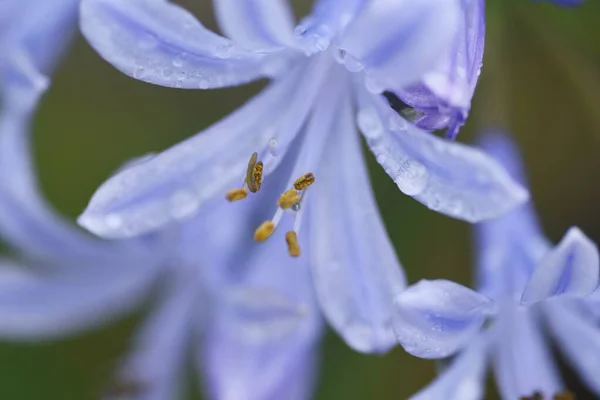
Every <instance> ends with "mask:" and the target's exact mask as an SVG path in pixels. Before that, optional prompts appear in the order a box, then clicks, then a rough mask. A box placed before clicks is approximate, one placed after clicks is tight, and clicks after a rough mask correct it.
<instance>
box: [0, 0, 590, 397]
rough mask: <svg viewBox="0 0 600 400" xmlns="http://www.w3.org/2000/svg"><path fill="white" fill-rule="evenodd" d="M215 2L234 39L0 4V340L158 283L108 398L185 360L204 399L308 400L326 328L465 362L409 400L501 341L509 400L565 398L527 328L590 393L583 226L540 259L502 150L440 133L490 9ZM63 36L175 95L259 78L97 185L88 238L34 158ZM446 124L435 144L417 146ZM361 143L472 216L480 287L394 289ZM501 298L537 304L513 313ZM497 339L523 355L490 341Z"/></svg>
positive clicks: (153, 3)
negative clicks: (302, 10) (44, 185)
mask: <svg viewBox="0 0 600 400" xmlns="http://www.w3.org/2000/svg"><path fill="white" fill-rule="evenodd" d="M561 3H571V2H561ZM214 6H215V11H216V16H217V20H218V23H219V26H220V28H221V30H222V32H223V33H224V35H225V36H222V35H219V34H216V33H215V32H213V31H211V30H209V29H207V28H206V27H205V26H204V25H202V24H201V23H200V22H199V21H198V20H197V19H196V18H195V17H194V16H193V15H192V14H191V13H189V12H188V11H186V10H185V9H184V8H182V7H181V6H179V5H177V4H175V3H172V2H170V1H167V0H127V1H123V0H80V1H78V0H44V1H43V0H25V1H21V0H8V1H7V2H3V3H2V4H0V47H1V48H2V49H3V51H2V54H0V101H1V103H0V104H1V109H0V110H1V114H0V167H1V168H0V175H1V177H2V179H0V236H2V238H3V239H4V240H5V242H6V243H7V244H8V245H9V246H10V247H11V248H12V249H13V250H14V251H13V252H14V257H13V258H10V259H8V258H7V259H4V260H2V264H1V268H0V310H1V314H2V316H3V318H1V319H0V337H4V338H8V339H12V340H38V339H44V338H54V337H57V336H61V335H65V334H72V333H73V332H76V331H79V330H83V329H90V328H91V327H95V326H97V325H98V324H100V323H103V322H105V321H108V320H110V319H112V318H115V317H116V316H118V315H121V314H123V313H125V312H128V311H130V310H131V309H133V308H134V307H135V306H136V305H138V304H139V303H140V302H141V301H142V300H143V299H145V298H147V297H148V296H149V295H150V294H151V293H153V292H154V291H155V290H159V296H158V300H157V304H156V307H155V309H154V310H153V312H152V313H151V315H150V316H148V318H147V320H146V322H145V323H144V325H143V326H142V327H141V328H140V329H139V331H138V334H137V336H136V338H135V341H134V344H133V348H132V351H131V353H130V354H129V355H128V356H127V357H125V358H124V360H123V362H122V364H121V367H120V369H119V371H118V372H117V377H116V378H115V383H114V385H112V386H111V387H110V388H109V389H108V392H107V396H109V397H119V396H126V397H127V398H136V399H156V400H168V399H173V398H178V391H179V385H178V381H179V379H180V375H181V369H182V368H183V366H184V365H185V359H186V355H187V354H188V352H192V354H193V355H194V357H193V358H194V362H195V365H196V366H197V368H198V370H199V371H201V372H202V373H203V374H204V377H205V379H204V381H205V382H206V387H205V388H203V389H204V390H205V391H206V393H208V396H209V397H210V398H215V399H225V400H237V399H256V400H262V399H282V398H285V399H299V400H301V399H306V398H310V397H311V395H312V391H313V386H314V380H315V377H316V374H315V372H314V371H315V368H316V364H317V357H318V354H317V346H318V342H319V339H320V337H321V334H322V331H323V326H324V323H327V324H328V325H329V326H331V327H332V328H333V329H334V330H335V331H336V332H337V333H338V334H339V335H340V336H341V338H342V339H343V340H344V341H345V342H346V343H347V344H348V346H350V347H351V348H353V349H355V350H357V351H360V352H364V353H383V352H387V351H388V350H390V349H391V348H392V347H394V346H395V345H397V344H398V343H400V344H401V345H402V346H404V347H405V349H406V350H407V351H408V352H410V353H413V354H415V355H417V356H421V357H428V358H433V357H446V356H449V355H451V354H454V353H456V352H460V355H459V356H457V358H456V360H454V361H453V362H452V364H451V366H450V367H448V370H447V371H446V372H445V373H444V374H443V375H441V376H440V377H439V378H438V379H437V380H436V381H434V383H433V384H432V385H431V386H430V387H429V388H427V389H425V391H423V392H421V393H420V394H418V395H417V397H418V398H420V397H419V396H423V398H435V399H438V398H439V399H443V398H448V397H447V394H448V393H455V397H452V398H457V399H468V398H473V399H475V398H481V396H482V389H481V385H482V384H481V383H480V379H478V378H479V377H481V376H482V374H483V370H484V368H483V367H484V364H485V360H486V356H487V354H490V351H491V350H494V351H496V349H501V350H498V356H497V357H493V358H494V360H498V367H497V368H496V370H497V371H500V372H498V381H499V382H500V386H501V389H502V392H503V395H504V396H505V397H506V398H515V397H518V396H523V395H534V394H535V393H541V394H544V395H549V396H551V395H561V393H563V392H564V388H562V387H561V385H560V382H559V380H558V378H557V375H556V373H555V371H554V369H552V368H551V366H552V364H551V362H550V361H548V360H547V359H548V356H547V354H546V353H547V351H546V350H545V349H544V347H543V339H542V338H541V336H540V333H539V328H538V327H537V325H536V324H537V322H536V321H537V320H538V319H539V318H540V317H541V316H544V317H546V318H548V320H549V321H554V322H552V323H551V324H552V326H553V327H554V330H553V331H554V332H555V333H556V336H557V338H558V339H559V341H561V343H562V344H563V346H564V348H565V349H566V351H567V353H568V355H569V356H570V357H571V358H573V360H575V365H576V367H577V368H578V369H579V370H580V371H581V373H582V375H584V376H585V377H588V376H589V377H590V378H589V379H590V381H592V382H591V383H590V384H591V385H593V384H594V382H593V379H592V378H591V375H590V374H592V373H593V372H592V367H593V365H592V364H591V361H590V360H589V358H586V359H584V358H585V357H584V356H585V354H583V353H582V350H581V348H580V347H578V346H576V345H575V344H574V340H577V339H573V337H572V336H571V334H572V332H573V331H577V335H578V336H579V337H580V338H581V339H585V340H588V341H589V342H590V345H592V342H593V341H594V340H595V339H594V337H595V336H593V335H592V334H593V333H594V331H595V330H594V329H593V326H591V325H590V324H586V323H585V321H584V318H585V317H583V316H581V317H579V315H580V314H578V313H579V308H582V309H583V308H585V309H586V310H588V311H589V312H592V313H593V304H594V301H595V299H594V295H593V294H592V292H594V290H595V288H596V285H597V283H598V254H597V250H596V248H595V246H594V245H593V244H592V243H591V242H590V241H589V239H587V238H585V236H583V234H582V233H581V232H580V231H578V230H576V229H573V230H571V231H569V233H568V234H567V235H566V236H565V239H564V240H563V241H562V242H561V244H559V246H557V247H556V248H555V249H554V250H552V249H551V248H550V247H549V245H547V243H546V241H545V240H544V239H543V238H542V237H541V236H540V234H539V233H538V230H537V226H536V225H535V221H534V217H533V216H532V215H531V212H530V211H529V208H528V207H529V206H528V205H524V203H525V202H526V201H527V200H528V192H527V190H526V189H525V187H524V185H523V184H522V183H521V182H520V178H519V177H518V176H517V177H512V176H511V174H510V173H508V172H507V170H506V169H505V167H506V168H507V169H508V170H509V171H511V170H514V168H515V163H514V162H509V163H506V162H505V160H504V159H503V158H502V157H500V161H497V160H495V159H494V157H492V156H490V155H489V154H488V152H489V153H492V154H497V153H498V152H499V151H501V152H503V153H502V154H505V153H506V154H508V157H512V156H511V155H510V154H509V153H510V151H509V147H510V145H508V144H506V143H505V142H504V141H503V140H502V139H498V138H495V139H489V140H488V142H486V143H487V145H486V148H485V151H483V150H481V149H478V148H476V147H471V146H468V145H464V144H461V143H458V142H456V141H454V139H455V138H456V137H457V134H458V132H459V130H460V128H461V127H462V125H463V124H464V123H465V121H466V120H467V117H468V114H469V111H470V106H471V99H472V97H473V94H474V91H475V88H476V84H477V80H478V77H479V75H480V72H481V68H482V59H483V50H484V36H485V2H484V0H420V1H418V2H415V1H410V0H316V1H315V4H314V6H313V10H312V12H311V14H310V15H309V16H307V17H305V18H303V19H302V20H301V21H300V23H299V24H298V25H297V26H294V16H293V14H292V12H291V9H290V8H289V6H288V4H287V3H286V2H285V1H284V0H258V1H250V0H214ZM77 22H78V23H79V27H80V30H81V32H82V33H83V35H84V37H85V38H86V40H87V41H88V43H89V44H90V45H91V46H92V47H93V48H94V49H95V50H96V52H97V53H98V54H99V55H100V56H101V57H102V58H104V59H105V60H106V61H107V62H108V63H110V64H112V65H113V66H114V67H115V68H117V69H119V70H120V71H122V72H123V73H125V74H127V75H129V76H131V77H132V78H134V79H138V80H141V81H144V82H148V83H151V84H155V85H160V86H166V87H172V88H179V89H210V88H220V87H226V86H234V85H240V84H244V83H247V82H250V81H254V80H257V79H263V78H267V79H269V80H270V83H269V85H268V86H267V87H266V88H265V89H264V90H263V91H262V92H261V93H259V94H258V95H256V96H255V97H253V98H252V99H250V100H249V101H248V102H247V103H246V104H244V105H243V106H242V107H241V108H240V109H238V110H237V111H235V112H234V113H232V114H231V115H229V116H227V117H226V118H224V119H223V120H221V121H218V122H216V123H215V124H214V125H212V126H211V127H209V128H208V129H206V130H204V131H202V132H199V133H197V134H196V135H194V136H192V137H190V138H189V139H187V140H185V141H183V142H181V143H179V144H176V145H175V146H173V147H171V148H169V149H166V150H164V151H162V152H160V153H159V154H156V155H152V156H148V157H142V158H139V159H136V160H133V161H131V162H128V163H127V164H125V165H124V166H123V167H122V168H121V169H120V170H119V171H117V172H116V173H115V174H114V175H112V176H111V177H109V178H108V180H107V181H106V182H105V183H104V184H103V185H101V187H100V188H99V189H98V190H97V192H96V193H95V194H94V195H93V197H92V199H91V200H90V202H89V204H88V206H87V208H86V209H85V211H84V212H83V213H82V215H81V216H80V217H79V218H78V223H79V225H80V226H81V227H83V228H85V229H86V230H87V231H89V233H92V234H93V235H90V234H89V233H88V232H85V231H83V230H81V229H79V228H77V227H74V226H71V225H70V224H69V223H68V222H67V221H66V220H65V219H64V218H62V217H61V216H59V215H57V214H56V213H55V212H54V211H53V210H52V209H51V208H50V206H49V205H48V204H47V203H46V202H45V201H44V199H43V197H42V195H41V194H40V193H39V189H38V185H37V182H36V174H35V169H34V167H33V162H32V159H31V154H30V153H31V151H30V143H29V142H30V136H31V123H32V120H33V117H34V114H35V111H36V108H37V105H38V103H39V101H40V98H41V97H42V96H43V94H44V92H45V90H46V89H47V88H48V87H49V84H50V81H51V80H50V76H51V72H52V69H53V67H54V66H55V64H56V62H57V60H58V59H59V57H60V55H61V54H62V52H63V51H64V50H65V48H66V47H67V44H68V42H69V39H70V36H71V35H72V33H73V31H75V28H76V27H77ZM441 129H445V130H446V138H442V137H439V136H437V135H435V134H434V133H432V131H434V130H441ZM359 132H360V134H359ZM361 135H362V138H363V139H364V142H365V143H366V145H367V147H368V148H369V150H370V151H371V152H372V153H373V155H374V157H375V159H376V160H377V162H378V163H379V164H380V165H381V166H382V167H383V169H384V170H385V172H386V173H387V174H388V175H389V176H390V178H391V179H392V180H393V181H394V183H395V184H396V185H397V186H398V188H399V189H400V191H401V192H402V193H404V194H406V195H408V196H411V197H413V198H414V199H415V200H417V201H418V202H420V203H422V204H423V205H425V206H426V207H428V208H429V209H431V210H434V211H436V212H439V213H442V214H445V215H448V216H450V217H453V218H457V219H460V220H464V221H467V222H471V223H480V222H481V221H487V222H484V223H482V225H479V226H478V228H480V230H481V235H480V237H481V243H480V244H479V246H480V248H481V250H482V261H481V262H480V268H481V269H482V271H483V273H482V277H484V278H485V279H484V283H482V286H481V288H480V289H481V292H482V293H481V294H478V293H476V292H473V291H471V290H470V289H467V288H464V287H461V286H459V285H457V284H454V283H451V282H446V281H434V282H421V283H418V284H416V285H413V286H410V287H408V288H406V280H405V277H404V272H403V269H402V267H401V265H400V262H399V260H398V259H397V256H396V254H395V251H394V249H393V246H392V244H391V242H390V240H389V238H388V236H387V234H386V231H385V227H384V225H383V223H382V219H381V217H380V215H379V212H378V210H377V206H376V202H375V199H374V196H373V193H372V190H371V185H370V182H369V177H368V173H367V169H366V165H365V162H364V159H363V155H362V149H361ZM503 164H504V165H505V167H503ZM513 176H514V175H513ZM513 257H517V259H516V260H514V259H513ZM519 257H520V258H519ZM540 260H541V261H540ZM538 262H539V263H538ZM536 263H538V266H537V268H535V269H534V265H536ZM516 294H518V295H519V297H520V298H521V302H522V303H527V304H529V303H532V304H533V303H535V304H533V305H531V306H530V307H529V306H528V307H529V308H525V309H522V308H521V306H519V305H518V304H517V303H518V301H517V303H515V302H514V296H515V295H516ZM558 295H568V296H563V297H565V298H567V297H568V298H571V297H575V299H574V300H573V299H571V300H563V297H560V299H557V300H556V302H555V301H554V299H550V297H553V296H558ZM588 295H589V297H588V298H587V299H586V300H581V299H580V297H583V296H588ZM542 300H543V301H542ZM546 303H547V304H548V305H546ZM542 304H544V305H542ZM575 308H577V313H576V312H574V311H573V310H574V309H575ZM571 311H573V312H571ZM582 312H583V311H582ZM581 315H583V314H581ZM492 316H495V317H496V318H497V321H496V322H495V323H494V324H493V325H492V326H489V327H486V328H485V329H484V330H483V331H482V329H481V327H482V324H483V323H484V321H486V320H487V319H489V318H491V317H492ZM576 320H577V321H576ZM565 323H567V324H569V329H570V330H569V329H566V328H565V326H564V324H565ZM502 326H504V328H503V327H502ZM507 326H508V328H507ZM512 326H514V327H517V330H515V332H516V333H515V335H516V336H515V339H514V343H512V342H511V339H510V338H511V337H510V336H507V335H506V334H502V333H500V334H498V333H497V332H502V331H505V332H506V331H511V327H512ZM473 337H477V339H475V340H473V341H471V339H472V338H473ZM581 339H579V340H581ZM469 341H471V342H470V343H468V342H469ZM503 341H508V342H506V343H503ZM467 343H468V344H467ZM517 343H518V344H517ZM521 348H526V349H527V351H529V352H531V360H532V362H537V361H533V360H539V359H540V358H541V357H544V360H543V362H544V363H545V364H544V368H548V370H547V371H545V370H543V368H541V369H538V371H539V374H537V375H535V376H534V375H531V376H529V375H526V374H524V375H523V376H525V377H527V379H525V380H524V381H523V382H516V383H515V382H513V381H511V380H510V379H511V378H512V375H510V374H508V373H506V372H504V373H502V371H506V370H507V369H510V368H526V366H524V365H519V366H517V367H514V366H513V365H512V364H511V362H510V360H511V354H513V353H512V352H514V351H522V350H521ZM514 349H516V350H514ZM506 354H508V356H507V355H506ZM539 362H540V363H541V362H542V361H539ZM259 371H260V372H259ZM444 396H446V397H444Z"/></svg>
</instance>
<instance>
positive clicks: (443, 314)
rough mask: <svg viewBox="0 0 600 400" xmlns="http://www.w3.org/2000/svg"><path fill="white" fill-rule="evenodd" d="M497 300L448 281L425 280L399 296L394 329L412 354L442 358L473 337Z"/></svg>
mask: <svg viewBox="0 0 600 400" xmlns="http://www.w3.org/2000/svg"><path fill="white" fill-rule="evenodd" d="M493 308H494V303H493V302H492V301H491V300H490V299H488V298H487V297H485V296H483V295H480V294H479V293H477V292H474V291H473V290H471V289H469V288H466V287H464V286H462V285H459V284H457V283H454V282H451V281H446V280H435V281H426V280H422V281H420V282H418V283H416V284H414V285H411V286H409V287H408V289H406V290H405V291H404V292H402V293H401V294H399V295H398V296H397V297H396V301H395V309H394V331H395V333H396V338H397V339H398V342H399V343H400V344H401V345H402V347H404V349H405V350H406V351H407V352H409V353H410V354H412V355H415V356H417V357H422V358H441V357H447V356H449V355H452V354H453V353H455V352H456V351H458V350H460V349H461V348H462V347H464V346H465V345H467V343H468V342H469V341H470V340H472V339H473V338H474V337H475V336H476V335H477V334H478V332H479V330H480V329H481V326H482V325H483V323H484V321H485V319H486V317H487V316H488V315H489V314H490V313H492V312H493Z"/></svg>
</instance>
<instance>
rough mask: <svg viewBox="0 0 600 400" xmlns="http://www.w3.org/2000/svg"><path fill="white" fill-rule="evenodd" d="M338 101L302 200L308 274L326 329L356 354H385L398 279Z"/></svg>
mask: <svg viewBox="0 0 600 400" xmlns="http://www.w3.org/2000/svg"><path fill="white" fill-rule="evenodd" d="M342 98H343V99H345V100H344V101H343V103H342V105H341V109H340V110H339V111H338V120H337V121H338V122H337V125H335V126H334V128H333V130H332V131H331V132H330V129H331V128H330V127H327V126H322V127H321V129H322V132H321V135H327V134H329V135H331V139H330V141H329V143H328V145H327V148H326V149H325V157H324V158H323V160H322V162H321V164H320V166H319V168H318V171H317V172H316V173H315V174H316V177H317V181H316V182H315V184H314V185H313V186H312V187H311V189H310V191H311V192H310V194H309V198H308V199H307V200H308V203H307V206H308V212H309V229H310V258H311V267H312V273H313V279H314V284H315V289H316V292H317V296H318V298H319V301H320V303H321V308H322V310H323V312H324V314H325V315H326V317H327V319H328V321H329V323H330V324H331V325H332V326H333V328H334V329H335V330H336V331H337V332H338V333H339V334H340V335H341V336H342V337H343V338H344V340H345V341H346V343H348V345H350V346H351V347H353V348H354V349H356V350H358V351H362V352H384V351H387V350H389V349H390V348H391V347H392V346H394V345H395V340H394V336H393V332H392V329H391V319H392V312H393V298H394V296H395V295H396V294H397V293H398V292H400V291H401V290H403V288H404V285H405V279H404V273H403V271H402V266H401V265H400V263H399V262H398V259H397V258H396V254H395V251H394V249H393V247H392V245H391V243H390V241H389V238H388V236H387V234H386V231H385V227H384V225H383V222H382V221H381V218H380V216H379V213H378V211H377V206H376V203H375V199H374V197H373V194H372V192H371V185H370V182H369V178H368V174H367V171H366V168H365V161H364V159H363V158H362V155H361V147H360V142H359V136H358V133H357V132H356V130H355V128H354V123H353V119H352V105H351V104H350V100H349V98H348V96H342ZM331 104H334V103H331ZM331 113H333V110H331ZM365 232H368V237H365Z"/></svg>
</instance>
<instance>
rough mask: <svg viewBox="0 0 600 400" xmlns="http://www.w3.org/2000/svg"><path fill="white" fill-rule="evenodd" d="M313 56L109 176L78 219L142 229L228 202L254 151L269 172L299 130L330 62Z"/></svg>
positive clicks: (102, 229) (103, 226) (101, 227)
mask: <svg viewBox="0 0 600 400" xmlns="http://www.w3.org/2000/svg"><path fill="white" fill-rule="evenodd" d="M321 60H322V59H321ZM315 61H317V62H316V63H313V64H311V65H309V66H308V67H307V68H308V70H307V69H303V68H300V69H301V71H298V70H294V71H292V72H291V73H290V74H289V76H287V77H285V79H283V80H278V81H275V82H274V83H273V84H272V85H271V86H270V87H269V88H267V89H266V90H265V91H263V93H261V94H259V95H258V96H256V97H255V98H254V99H252V100H251V101H250V102H248V103H247V104H246V105H245V106H243V107H242V108H240V109H239V110H237V111H236V112H234V113H233V114H231V115H230V116H228V117H226V118H225V119H223V120H222V121H220V122H218V123H216V124H215V125H213V126H212V127H210V128H208V129H207V130H206V131H204V132H201V133H199V134H197V135H195V136H193V137H192V138H190V139H188V140H185V141H183V142H181V143H179V144H177V145H175V146H173V147H172V148H170V149H168V150H166V151H164V152H162V153H160V154H159V155H157V156H156V157H154V158H152V159H151V160H148V161H146V162H143V163H139V164H136V165H134V166H132V167H131V168H129V169H126V170H124V171H121V172H119V173H118V174H116V175H114V176H112V177H111V178H110V179H109V180H108V181H107V182H105V183H104V184H103V185H102V186H101V187H100V188H99V189H98V191H97V192H96V193H95V194H94V196H93V197H92V199H91V201H90V204H89V205H88V207H87V209H86V210H85V211H84V213H83V214H82V215H81V216H80V217H79V220H78V222H79V223H80V224H81V225H83V226H84V227H86V228H87V229H89V230H90V231H92V232H94V233H96V234H98V235H100V236H105V237H126V236H133V235H138V234H140V233H144V232H148V231H152V230H155V229H158V228H160V227H162V226H164V225H167V224H169V223H171V222H173V221H179V220H182V219H186V218H189V217H190V216H193V215H194V214H196V213H197V211H198V209H199V208H200V207H201V206H203V205H204V204H218V203H216V202H217V201H219V202H224V201H225V200H224V196H225V193H226V192H227V191H228V190H229V189H231V188H233V187H236V186H238V185H240V184H241V183H242V182H243V178H244V176H245V175H244V174H245V171H246V166H247V163H248V159H249V158H250V155H251V154H252V153H253V152H255V151H257V152H259V154H260V155H261V158H265V157H266V159H265V174H266V175H268V173H270V172H271V171H272V170H273V169H274V168H275V167H276V165H277V164H278V163H279V162H280V161H281V160H282V158H283V156H284V155H285V153H286V151H287V148H288V147H289V146H290V144H291V143H292V141H293V139H294V138H295V136H296V134H297V133H298V132H299V131H300V129H301V127H302V125H303V123H304V121H305V119H306V116H307V115H308V113H309V111H310V109H311V107H312V103H313V99H314V97H315V96H316V95H317V94H318V92H319V89H320V87H321V86H320V85H321V82H322V79H323V78H324V76H325V73H326V71H327V70H328V68H327V66H325V65H323V63H321V62H319V60H315ZM300 73H301V75H300ZM297 85H298V86H297ZM296 87H298V88H299V89H298V91H297V92H296V95H295V96H294V98H293V99H292V100H289V98H288V97H289V93H290V92H291V91H292V90H293V89H294V88H296ZM269 143H276V156H272V155H269V154H268V152H267V148H268V147H269ZM267 161H268V162H267Z"/></svg>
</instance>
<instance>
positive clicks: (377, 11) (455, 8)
mask: <svg viewBox="0 0 600 400" xmlns="http://www.w3.org/2000/svg"><path fill="white" fill-rule="evenodd" d="M461 12H462V11H461V7H460V1H456V0H450V1H448V0H422V1H419V2H417V3H415V2H412V1H409V0H380V1H371V2H368V3H367V5H366V7H365V8H364V9H363V10H361V12H360V13H359V14H358V15H357V17H356V18H355V20H354V21H353V22H352V23H351V24H350V25H349V26H348V28H347V29H346V31H345V32H344V34H343V36H342V38H341V40H340V44H339V51H340V55H339V58H340V61H341V62H343V63H344V64H345V65H346V67H347V68H348V69H349V70H351V71H357V70H362V69H364V70H365V72H366V74H367V77H368V82H369V87H370V89H371V90H373V91H377V92H381V91H383V90H385V89H400V88H403V87H406V86H408V85H410V84H413V83H416V82H418V81H420V80H421V78H422V77H423V75H424V74H425V73H426V72H427V71H430V70H432V68H434V67H435V66H436V64H437V63H438V62H439V60H440V58H441V55H442V54H445V53H446V50H447V49H448V48H449V47H450V46H451V44H452V41H453V39H454V37H455V35H456V32H457V31H458V29H459V23H460V17H461ZM366 33H368V34H366Z"/></svg>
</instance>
